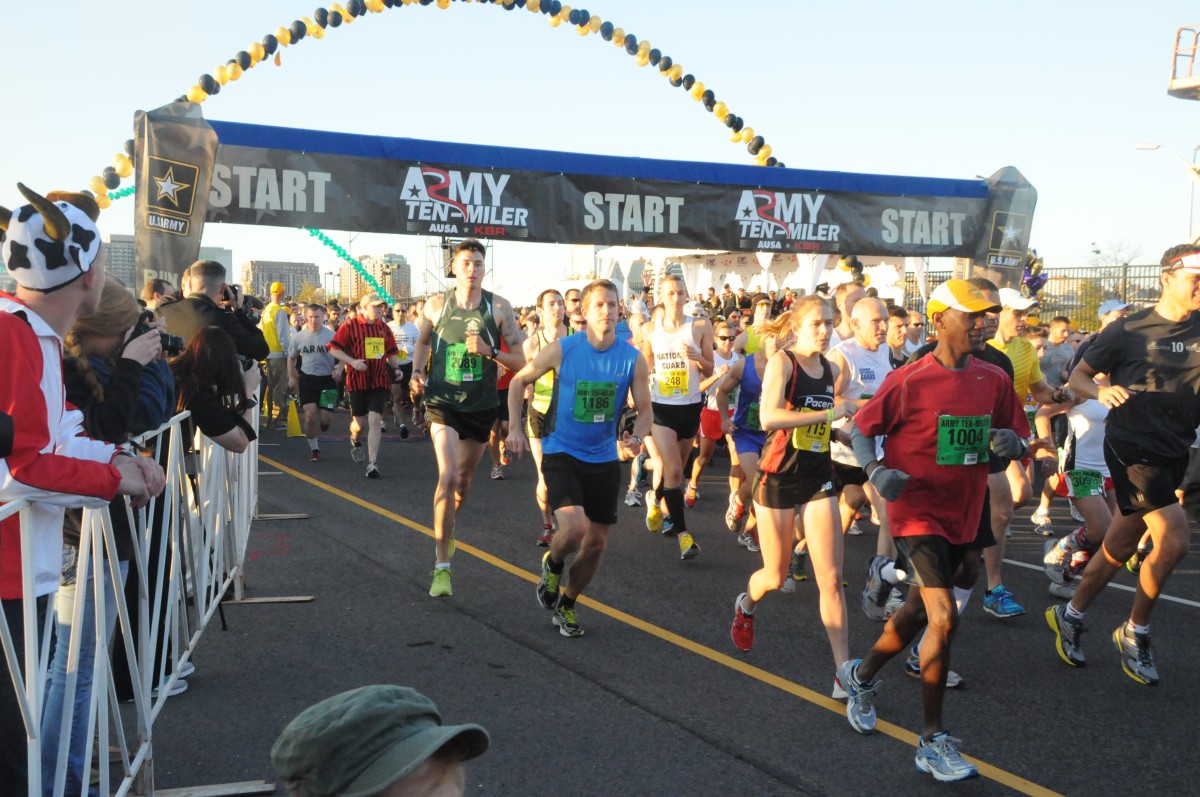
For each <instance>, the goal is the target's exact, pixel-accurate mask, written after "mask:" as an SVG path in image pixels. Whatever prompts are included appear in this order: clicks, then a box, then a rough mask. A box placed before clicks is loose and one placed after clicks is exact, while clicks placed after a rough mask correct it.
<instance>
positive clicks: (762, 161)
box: [754, 152, 767, 166]
mask: <svg viewBox="0 0 1200 797" xmlns="http://www.w3.org/2000/svg"><path fill="white" fill-rule="evenodd" d="M754 165H755V166H766V165H767V159H766V158H764V157H763V156H762V153H761V152H760V153H759V154H757V155H755V156H754Z"/></svg>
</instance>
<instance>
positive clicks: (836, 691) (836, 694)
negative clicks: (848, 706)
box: [829, 675, 850, 700]
mask: <svg viewBox="0 0 1200 797" xmlns="http://www.w3.org/2000/svg"><path fill="white" fill-rule="evenodd" d="M829 696H830V697H832V698H833V699H834V700H845V699H846V698H848V697H850V695H848V694H846V690H845V689H843V688H842V681H841V679H840V678H838V677H837V675H834V676H833V689H832V690H830V692H829Z"/></svg>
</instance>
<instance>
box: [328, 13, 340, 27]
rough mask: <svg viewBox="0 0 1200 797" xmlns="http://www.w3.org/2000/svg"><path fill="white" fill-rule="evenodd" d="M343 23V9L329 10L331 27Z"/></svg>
mask: <svg viewBox="0 0 1200 797" xmlns="http://www.w3.org/2000/svg"><path fill="white" fill-rule="evenodd" d="M341 24H342V12H341V11H330V12H329V27H331V28H336V27H338V26H339V25H341Z"/></svg>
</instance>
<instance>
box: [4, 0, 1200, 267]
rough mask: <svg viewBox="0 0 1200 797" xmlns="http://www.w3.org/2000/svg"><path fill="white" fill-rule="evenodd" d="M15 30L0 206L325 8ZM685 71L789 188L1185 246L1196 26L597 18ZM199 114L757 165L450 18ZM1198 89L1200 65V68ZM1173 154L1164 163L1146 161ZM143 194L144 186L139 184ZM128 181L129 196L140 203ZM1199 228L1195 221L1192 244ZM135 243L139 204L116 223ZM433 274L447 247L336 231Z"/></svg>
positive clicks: (297, 50)
mask: <svg viewBox="0 0 1200 797" xmlns="http://www.w3.org/2000/svg"><path fill="white" fill-rule="evenodd" d="M9 5H10V6H11V7H6V8H5V19H4V26H3V30H2V32H0V66H2V67H3V73H4V74H5V75H6V76H7V79H6V80H5V82H4V93H5V94H6V95H7V96H6V97H5V101H4V102H3V104H2V105H0V108H2V109H3V110H0V115H2V118H3V124H0V147H2V148H3V151H4V153H5V155H4V157H0V205H4V206H7V207H12V206H15V205H18V204H23V200H21V199H20V195H19V194H18V193H17V191H16V185H15V184H16V183H17V181H21V182H24V183H26V184H27V185H29V186H31V187H32V188H35V189H36V190H39V191H42V192H43V193H44V192H45V191H49V190H52V189H56V188H60V189H72V190H78V189H82V188H84V187H86V185H87V183H88V180H89V179H90V178H91V177H92V175H94V174H98V173H99V172H100V171H101V170H102V169H103V168H104V167H105V166H107V165H109V164H110V163H111V159H112V156H113V154H114V153H117V152H120V151H121V149H122V145H123V142H124V141H125V140H126V139H128V138H131V137H132V135H133V114H134V111H136V110H138V109H150V108H154V107H158V106H160V105H164V104H167V103H169V102H171V101H172V100H173V99H174V98H175V97H177V96H179V95H180V94H184V93H186V92H187V90H188V88H189V87H190V86H192V85H193V84H194V83H196V82H197V80H198V78H199V76H200V75H201V74H203V73H205V72H208V73H211V72H212V71H214V70H215V69H216V67H217V66H218V65H220V64H223V63H225V61H226V60H227V59H228V58H231V57H232V56H233V55H234V54H235V53H236V52H237V51H238V50H242V49H245V48H246V47H247V46H248V45H249V44H250V43H251V42H253V41H258V40H260V39H261V38H262V36H263V35H264V34H267V33H272V32H274V30H275V29H276V28H278V27H279V26H281V25H283V26H286V25H288V24H290V23H291V22H292V21H293V20H295V19H298V18H300V17H302V16H311V14H312V12H313V10H314V8H316V3H315V0H306V1H305V2H300V1H299V0H254V2H249V1H248V0H243V1H242V2H230V1H229V0H204V1H203V2H198V1H195V0H193V1H192V2H183V0H106V2H103V3H98V2H94V1H92V0H58V1H57V2H54V3H29V2H25V3H14V4H9ZM576 7H584V8H587V10H588V11H589V12H591V13H592V14H593V15H596V16H600V17H601V18H602V19H604V20H609V21H612V22H613V23H614V24H616V25H619V26H620V27H622V28H624V29H625V31H626V32H628V33H632V34H634V35H635V36H637V37H638V39H639V40H649V41H650V42H651V44H652V46H654V47H657V48H659V49H661V50H662V52H663V53H664V54H666V55H669V56H671V58H672V59H673V60H674V61H675V62H676V63H680V64H682V65H683V66H684V69H685V71H687V72H691V73H693V74H694V75H695V76H696V77H697V79H699V80H701V81H703V82H704V83H705V85H706V86H707V87H708V88H711V89H712V90H713V91H714V92H715V94H716V98H717V99H718V100H721V101H724V102H726V103H727V104H728V105H729V108H730V110H731V111H733V112H734V113H737V114H738V115H740V116H742V117H743V118H744V119H745V122H746V124H747V125H749V126H751V127H753V128H754V129H755V131H756V132H758V133H759V134H761V135H763V136H764V137H765V138H766V140H767V142H768V143H769V144H771V146H772V147H773V150H774V153H775V155H776V156H778V157H779V159H780V160H782V161H784V162H785V163H787V164H788V165H789V166H793V167H800V168H805V169H817V170H830V171H846V172H865V173H872V174H899V175H919V176H929V177H948V178H959V179H970V178H973V177H975V176H976V175H982V176H987V175H990V174H992V173H993V172H994V171H996V170H997V169H999V168H1001V167H1004V166H1015V167H1016V168H1018V169H1019V170H1020V171H1021V172H1022V173H1023V174H1024V175H1025V177H1026V178H1027V179H1028V180H1029V181H1030V182H1031V183H1032V184H1033V185H1034V186H1035V187H1036V188H1037V190H1038V203H1037V209H1036V212H1035V215H1034V221H1033V230H1032V239H1031V245H1032V246H1033V247H1035V248H1036V249H1037V250H1038V252H1039V254H1040V255H1041V256H1042V257H1043V258H1044V259H1045V263H1046V266H1047V268H1048V269H1050V270H1051V271H1053V269H1054V267H1055V266H1070V265H1082V264H1086V263H1087V262H1088V261H1089V258H1090V257H1091V253H1092V249H1093V244H1095V245H1096V246H1098V247H1099V248H1100V249H1101V250H1103V251H1105V252H1106V253H1112V252H1116V251H1120V252H1122V253H1124V254H1126V255H1128V254H1132V253H1136V256H1134V258H1133V259H1134V262H1157V260H1158V258H1159V256H1160V255H1161V253H1162V251H1163V250H1165V249H1166V248H1168V247H1170V246H1172V245H1174V244H1176V243H1179V242H1181V241H1183V240H1185V238H1186V234H1187V232H1188V230H1187V222H1188V212H1189V207H1188V202H1189V196H1190V193H1189V176H1188V170H1187V168H1185V166H1183V165H1182V164H1181V163H1180V162H1179V161H1178V160H1176V159H1175V158H1174V157H1173V156H1172V155H1171V154H1170V153H1169V152H1168V151H1167V150H1166V148H1167V147H1170V148H1173V149H1174V150H1176V151H1177V152H1179V153H1180V154H1181V155H1182V156H1183V157H1184V158H1186V159H1191V158H1192V156H1193V153H1194V151H1195V148H1196V147H1197V146H1198V145H1200V101H1187V100H1179V99H1175V98H1173V97H1170V96H1168V94H1167V93H1166V89H1167V80H1168V77H1169V75H1170V68H1171V60H1172V50H1173V46H1174V42H1175V32H1176V29H1177V28H1179V27H1181V26H1185V25H1193V24H1196V23H1200V8H1197V6H1196V4H1195V3H1194V2H1181V1H1177V0H1156V2H1153V3H1143V4H1137V5H1134V6H1131V5H1130V4H1129V3H1127V2H1111V1H1110V0H1097V1H1095V2H1088V3H1081V2H1065V3H1046V2H1045V0H1010V2H1007V3H1002V4H975V3H964V2H961V0H957V1H955V2H912V3H896V2H876V0H859V2H855V3H828V2H826V3H815V2H808V0H739V1H738V2H717V1H716V0H712V1H711V2H705V3H699V2H695V1H694V0H693V1H692V2H682V1H681V0H595V2H594V4H590V3H589V4H580V5H579V6H576ZM281 60H282V65H281V66H280V67H275V66H274V65H272V64H269V63H265V62H264V63H263V64H260V65H258V66H256V67H255V68H254V69H252V70H249V71H248V72H247V73H246V75H245V76H244V77H243V78H242V79H241V80H239V81H237V82H235V83H230V84H228V85H227V86H225V87H224V89H223V90H222V92H221V93H220V94H219V95H216V96H213V97H210V98H209V99H208V100H207V101H206V102H205V103H204V104H203V106H202V109H203V112H204V115H205V116H206V118H209V119H219V120H224V121H234V122H246V123H255V124H265V125H276V126H282V127H302V128H312V129H318V130H331V131H339V132H350V133H361V134H367V135H381V136H396V137H406V138H423V139H433V140H444V141H454V142H462V143H474V144H496V145H501V146H514V147H524V148H532V149H546V150H562V151H571V152H585V153H595V154H601V155H622V156H639V157H649V158H668V159H678V160H693V161H711V162H719V163H740V164H750V163H752V158H751V156H750V155H749V153H747V151H746V148H745V145H743V144H732V143H730V142H729V140H728V131H727V129H726V128H725V127H724V126H723V125H722V124H721V123H720V122H719V121H717V120H716V118H715V117H714V116H713V115H712V114H710V113H708V112H706V111H705V110H704V108H703V106H702V105H701V104H700V103H699V102H696V101H695V100H693V99H692V98H691V97H690V96H689V95H688V93H687V92H685V91H684V90H683V89H678V88H672V87H671V86H670V84H669V83H668V82H667V80H666V79H665V78H663V77H661V76H660V75H659V73H658V72H657V70H656V69H654V68H653V67H645V68H642V67H638V66H637V65H636V64H635V63H634V59H633V58H631V57H629V56H628V55H626V54H625V53H624V51H623V50H621V49H619V48H617V47H615V46H614V45H612V44H610V43H607V42H605V41H604V40H603V39H601V38H600V37H599V36H598V35H590V36H579V35H578V34H577V33H576V32H575V30H574V29H573V28H572V27H571V26H568V25H565V24H564V25H562V26H560V27H558V28H551V27H550V25H549V24H547V21H546V17H545V16H544V15H541V14H534V13H530V12H529V11H527V10H524V9H514V10H512V11H506V10H504V9H503V8H500V7H491V6H486V7H485V6H482V5H481V4H478V3H464V2H455V3H453V4H452V5H451V7H450V8H449V9H447V10H441V9H439V8H437V6H436V5H430V6H420V5H412V6H406V7H401V8H395V9H390V10H387V11H385V12H384V13H383V14H368V15H367V16H366V17H365V18H360V19H358V20H356V21H355V22H354V23H353V24H352V25H343V26H342V27H341V28H339V29H336V30H330V31H329V32H328V34H327V35H326V37H325V38H324V39H321V40H316V39H312V38H306V39H305V40H303V41H301V42H298V43H296V44H294V45H293V46H291V47H288V48H286V49H283V50H282V56H281ZM1197 68H1198V70H1200V65H1198V67H1197ZM1139 143H1157V144H1160V145H1162V147H1163V148H1161V149H1159V150H1157V151H1142V150H1138V149H1136V148H1135V147H1136V145H1137V144H1139ZM131 179H132V178H131ZM130 184H131V183H130V181H128V180H127V181H125V182H124V183H123V184H122V185H123V186H125V185H130ZM1197 226H1198V227H1200V216H1198V218H1197ZM101 229H102V231H103V232H104V233H106V234H109V233H118V234H130V233H132V231H133V200H132V198H128V199H122V200H119V201H116V202H114V203H113V206H112V207H111V208H110V209H109V210H107V211H105V212H104V215H103V217H102V218H101ZM327 232H329V234H330V235H331V236H332V237H333V238H334V239H335V240H337V241H338V242H339V243H341V244H342V245H343V246H346V245H347V244H349V248H350V249H351V251H352V252H353V253H354V254H355V255H356V256H363V255H368V254H382V253H384V252H395V253H399V254H403V255H405V256H406V257H408V259H409V262H410V263H411V264H412V265H413V272H414V281H415V282H416V283H417V285H416V286H414V287H416V288H418V289H419V288H420V280H421V278H420V276H419V275H420V274H421V272H422V271H423V270H424V269H425V268H426V267H432V266H433V264H434V263H435V260H434V254H433V252H432V251H431V250H430V246H429V245H430V240H429V239H426V238H421V237H413V236H401V235H381V234H363V235H360V236H357V237H354V238H353V240H352V242H351V237H352V235H353V234H354V233H353V231H334V230H328V231H327ZM204 243H205V244H206V245H212V246H222V247H227V248H230V249H232V250H233V252H234V261H235V265H236V264H240V263H241V262H243V261H245V260H249V259H265V260H298V261H304V262H316V263H317V264H318V266H319V267H320V269H321V271H322V272H326V271H331V270H335V269H337V268H338V267H339V266H340V261H339V260H338V258H337V256H336V255H334V254H333V252H332V251H330V250H328V249H326V248H325V247H323V246H322V245H320V244H319V243H317V242H316V241H315V240H314V239H312V238H310V237H309V236H308V235H307V234H305V233H303V232H300V231H296V230H291V229H285V228H270V227H248V226H236V225H221V224H210V225H207V226H206V228H205V233H204ZM570 259H571V254H570V250H569V248H567V247H559V246H553V245H545V244H541V245H539V244H520V243H500V244H497V245H496V247H495V249H494V250H493V252H492V253H491V258H490V267H491V268H492V270H493V272H494V274H495V278H496V280H497V281H498V282H500V283H502V282H503V281H504V280H505V279H517V278H519V277H521V276H523V275H526V274H528V273H529V271H530V269H537V270H538V271H539V273H542V272H544V273H545V274H546V275H547V276H548V277H553V276H560V275H563V274H565V273H566V270H567V268H568V267H569V264H570Z"/></svg>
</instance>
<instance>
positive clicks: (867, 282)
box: [862, 274, 871, 288]
mask: <svg viewBox="0 0 1200 797" xmlns="http://www.w3.org/2000/svg"><path fill="white" fill-rule="evenodd" d="M862 286H863V287H864V288H869V287H871V275H870V274H863V276H862Z"/></svg>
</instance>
